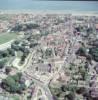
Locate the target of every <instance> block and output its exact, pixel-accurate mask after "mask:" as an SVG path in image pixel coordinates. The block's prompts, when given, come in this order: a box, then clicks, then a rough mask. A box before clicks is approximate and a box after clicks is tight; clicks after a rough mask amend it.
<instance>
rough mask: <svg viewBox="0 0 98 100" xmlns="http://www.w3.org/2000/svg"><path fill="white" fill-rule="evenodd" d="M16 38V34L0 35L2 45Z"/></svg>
mask: <svg viewBox="0 0 98 100" xmlns="http://www.w3.org/2000/svg"><path fill="white" fill-rule="evenodd" d="M15 38H17V34H16V33H1V34H0V44H3V43H6V42H8V41H10V40H12V39H15Z"/></svg>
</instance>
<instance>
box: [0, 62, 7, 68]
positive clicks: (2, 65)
mask: <svg viewBox="0 0 98 100" xmlns="http://www.w3.org/2000/svg"><path fill="white" fill-rule="evenodd" d="M5 63H6V61H5V60H2V61H0V68H3V67H4V66H5Z"/></svg>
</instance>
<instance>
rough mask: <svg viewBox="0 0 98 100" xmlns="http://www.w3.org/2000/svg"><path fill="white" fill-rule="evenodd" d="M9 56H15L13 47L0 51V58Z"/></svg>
mask: <svg viewBox="0 0 98 100" xmlns="http://www.w3.org/2000/svg"><path fill="white" fill-rule="evenodd" d="M9 56H15V51H14V49H11V48H8V49H7V50H4V51H0V58H5V57H9Z"/></svg>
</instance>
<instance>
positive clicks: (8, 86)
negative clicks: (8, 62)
mask: <svg viewBox="0 0 98 100" xmlns="http://www.w3.org/2000/svg"><path fill="white" fill-rule="evenodd" d="M21 75H22V74H21V73H17V74H16V75H13V76H10V75H9V76H8V77H7V78H6V79H3V80H2V84H1V86H2V88H4V89H5V90H6V91H8V92H13V93H21V92H22V91H23V90H25V89H26V86H25V84H24V83H22V84H21V83H20V80H21Z"/></svg>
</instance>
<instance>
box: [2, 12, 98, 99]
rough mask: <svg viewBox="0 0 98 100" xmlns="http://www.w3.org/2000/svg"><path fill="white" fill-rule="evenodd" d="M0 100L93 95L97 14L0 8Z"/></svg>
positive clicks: (97, 93) (96, 92) (97, 79)
mask: <svg viewBox="0 0 98 100" xmlns="http://www.w3.org/2000/svg"><path fill="white" fill-rule="evenodd" d="M0 100H98V16H97V15H75V14H52V13H51V14H41V13H39V14H33V13H16V14H15V13H2V12H0Z"/></svg>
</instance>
